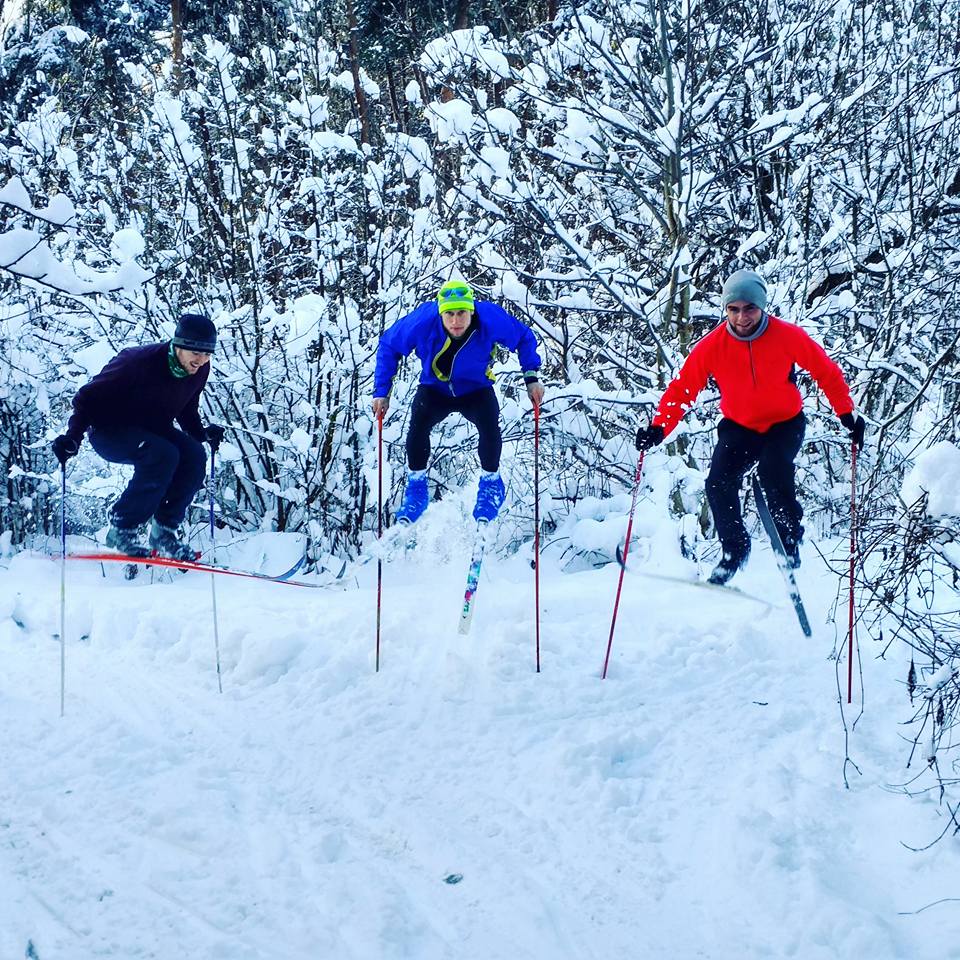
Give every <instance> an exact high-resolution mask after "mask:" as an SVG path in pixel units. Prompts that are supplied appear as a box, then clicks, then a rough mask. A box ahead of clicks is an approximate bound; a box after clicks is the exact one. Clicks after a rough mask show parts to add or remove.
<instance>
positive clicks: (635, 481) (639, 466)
mask: <svg viewBox="0 0 960 960" xmlns="http://www.w3.org/2000/svg"><path fill="white" fill-rule="evenodd" d="M645 453H646V451H645V450H641V451H640V457H639V459H638V460H637V475H636V476H635V477H634V479H633V497H632V498H631V500H630V519H629V520H628V521H627V540H626V543H624V545H623V563H622V564H621V565H620V578H619V579H618V580H617V598H616V600H614V602H613V619H612V620H611V621H610V636H609V637H608V638H607V655H606V656H605V657H604V658H603V673H602V674H601V675H600V679H601V680H606V678H607V666H608V664H609V663H610V648H611V647H612V646H613V631H614V629H615V628H616V626H617V611H618V610H619V609H620V591H621V590H623V575H624V574H625V573H626V572H627V554H628V553H629V551H630V535H631V533H632V532H633V514H634V511H635V510H636V509H637V493H639V491H640V474H641V473H643V455H644V454H645Z"/></svg>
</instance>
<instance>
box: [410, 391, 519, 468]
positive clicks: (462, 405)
mask: <svg viewBox="0 0 960 960" xmlns="http://www.w3.org/2000/svg"><path fill="white" fill-rule="evenodd" d="M451 413H459V414H460V415H461V416H463V417H464V419H466V420H469V421H470V423H472V424H473V425H474V426H475V427H476V428H477V433H478V434H479V440H478V442H477V452H478V453H479V455H480V466H481V467H482V468H483V469H484V470H486V471H487V472H489V473H494V472H495V471H497V470H499V469H500V451H501V450H502V449H503V438H502V436H501V435H500V404H499V403H497V395H496V393H495V392H494V390H493V387H484V388H483V389H481V390H474V391H472V392H471V393H465V394H463V396H461V397H453V396H451V395H450V394H448V393H445V392H444V391H442V390H438V389H436V388H435V387H429V386H426V385H425V384H420V386H419V387H418V388H417V393H416V396H415V397H414V398H413V407H412V408H411V411H410V429H409V430H408V431H407V465H408V466H409V467H410V469H411V470H426V469H427V462H428V461H429V459H430V431H431V430H432V429H433V428H434V427H435V426H436V425H437V424H438V423H440V422H441V421H442V420H446V419H447V417H449V416H450V414H451Z"/></svg>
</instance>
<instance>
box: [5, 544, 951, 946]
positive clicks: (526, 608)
mask: <svg viewBox="0 0 960 960" xmlns="http://www.w3.org/2000/svg"><path fill="white" fill-rule="evenodd" d="M468 553H469V548H468V544H467V543H466V542H458V543H456V544H455V545H454V546H451V547H449V549H448V550H447V551H446V552H445V553H444V554H443V555H440V556H437V554H436V553H435V552H434V550H433V548H432V546H431V544H429V543H428V544H424V545H423V546H422V549H420V550H418V552H417V553H416V554H415V555H414V556H413V557H411V558H408V559H405V560H400V561H397V562H395V563H392V564H390V565H389V566H387V567H385V571H386V572H385V588H384V617H383V640H382V660H381V670H380V672H379V673H375V672H374V670H373V653H374V623H375V621H374V600H375V589H374V578H375V573H376V570H375V566H374V565H370V566H368V567H365V568H363V569H362V570H361V571H360V574H359V577H358V579H357V580H355V581H350V582H348V583H346V584H345V585H343V586H342V587H341V588H338V589H329V590H327V589H325V590H300V589H297V588H292V587H282V586H275V585H270V584H259V583H252V584H251V583H249V582H245V581H235V580H231V579H230V578H225V577H222V578H219V579H218V581H217V596H218V601H219V611H220V637H221V648H222V661H223V685H224V692H223V694H222V695H219V694H218V693H217V685H216V674H215V669H214V660H213V636H212V626H211V615H210V580H209V578H208V577H207V576H205V575H200V574H188V575H185V576H180V575H174V577H173V578H171V576H170V575H165V576H164V578H162V580H161V581H158V582H155V583H153V584H151V583H148V582H146V580H145V578H143V577H141V578H139V579H138V580H135V581H133V582H130V583H127V582H125V581H123V580H122V579H121V578H120V575H119V571H118V570H113V571H108V572H107V576H106V577H104V576H102V574H101V570H100V568H99V567H98V566H96V565H94V564H83V563H79V562H78V563H74V564H71V565H70V566H69V570H68V585H67V597H68V617H69V626H68V631H67V638H68V642H67V701H66V716H65V718H64V719H60V718H59V716H58V713H59V645H58V643H56V642H55V640H54V639H53V637H54V634H56V633H57V632H58V629H59V564H58V563H56V562H51V561H50V560H48V559H44V558H41V557H36V556H29V555H19V556H16V557H14V558H13V559H12V561H11V562H10V564H9V569H7V570H6V571H5V572H0V616H2V620H0V657H2V663H3V669H2V672H0V743H2V745H3V746H2V770H3V777H2V779H0V889H2V891H3V896H2V897H0V958H2V960H13V958H19V957H24V956H26V957H30V958H38V960H54V958H57V960H59V958H68V960H86V958H94V957H109V958H123V960H132V958H140V957H151V958H162V960H171V958H179V957H188V956H189V957H195V958H204V960H206V958H229V960H308V958H309V960H314V958H337V960H347V958H358V960H369V958H399V957H410V958H424V960H427V958H458V960H469V958H475V960H498V958H503V960H522V958H545V960H546V958H550V960H559V958H571V960H588V958H603V960H608V958H627V957H649V958H680V960H685V958H714V960H726V958H731V960H733V958H737V960H743V958H761V957H770V958H780V957H797V958H801V960H816V958H839V957H843V958H853V957H869V958H871V960H887V958H911V960H926V958H929V960H943V958H950V957H960V909H958V903H957V902H955V901H953V902H942V903H938V904H936V905H933V906H929V907H928V905H931V904H933V903H934V902H935V901H941V900H945V899H946V898H956V897H960V857H958V852H957V848H956V843H955V841H953V840H950V839H947V840H944V841H942V842H941V843H938V844H936V845H934V846H933V847H931V848H930V849H929V850H927V851H925V852H923V853H915V852H911V851H910V850H908V849H907V848H906V847H905V846H904V844H911V845H915V846H922V845H924V844H926V843H928V842H929V841H930V840H931V839H932V838H933V837H935V836H936V835H937V834H938V833H939V831H940V830H941V829H942V828H943V825H944V821H943V820H942V818H941V817H940V814H939V812H938V810H937V807H936V805H935V799H934V798H931V799H930V800H929V801H923V800H918V799H911V798H908V797H905V796H903V795H902V793H899V792H897V790H896V789H891V787H892V785H894V784H896V783H899V782H902V781H903V780H904V779H906V774H907V771H905V770H904V761H905V756H906V750H905V746H904V743H903V742H902V740H901V739H900V738H899V736H898V731H897V726H896V724H897V722H898V721H899V720H903V719H906V718H907V717H908V716H909V705H908V703H907V699H906V695H905V692H904V690H903V684H902V680H903V678H904V676H905V674H906V667H905V662H904V659H903V651H891V652H890V653H889V654H888V658H887V659H885V660H882V659H876V658H875V653H876V652H877V651H875V650H872V649H865V651H864V667H863V669H864V676H865V687H866V691H867V697H866V712H865V715H864V717H863V718H862V719H861V720H860V722H859V724H858V725H857V727H856V729H855V730H854V732H853V735H852V737H851V756H852V758H853V759H854V760H855V761H856V763H857V764H858V765H859V768H860V771H861V774H857V773H856V772H855V771H854V770H852V769H848V773H849V778H850V789H846V788H845V786H844V780H843V772H844V763H843V761H844V733H843V727H842V724H841V718H840V711H839V707H838V693H837V678H836V671H837V664H836V663H835V661H834V660H832V659H831V652H832V651H833V648H834V644H835V641H836V630H835V628H834V626H833V625H832V624H829V623H827V622H826V620H827V618H828V615H829V610H830V604H831V602H832V600H833V598H834V595H835V591H836V584H835V581H834V580H832V579H831V578H829V577H828V576H827V575H826V571H825V568H824V566H823V564H822V561H820V560H819V558H818V556H817V554H816V551H815V550H814V549H813V548H812V546H810V547H808V549H807V552H806V553H805V555H804V568H803V569H802V570H801V571H800V576H799V580H800V583H801V587H802V589H804V591H805V594H806V597H807V600H808V607H809V612H810V619H811V621H812V623H813V625H814V636H813V638H812V639H811V640H809V641H807V640H805V639H804V638H803V636H802V635H801V634H800V631H799V628H798V627H797V624H796V621H795V618H794V614H793V611H792V609H791V608H789V606H788V605H786V604H785V603H783V602H781V596H782V592H783V590H782V584H781V583H780V582H779V577H778V574H777V572H776V569H775V567H774V565H773V562H772V560H771V558H770V554H769V552H768V551H766V550H765V549H764V548H763V547H762V546H757V547H756V548H755V551H754V555H753V557H752V559H751V561H750V564H749V566H748V568H747V570H746V571H745V572H744V573H743V574H742V575H741V576H740V577H739V579H738V582H739V583H740V584H741V585H742V586H743V588H744V589H747V590H750V591H751V592H753V593H760V594H763V595H767V596H769V597H771V598H772V599H774V601H775V602H776V604H777V605H776V606H774V607H773V608H768V607H765V606H763V605H761V604H757V603H755V602H753V601H751V600H748V599H744V598H740V597H736V596H727V595H724V594H721V593H717V592H715V591H709V590H706V589H699V588H696V587H691V586H686V585H681V584H672V583H667V582H663V581H658V580H653V579H650V578H647V577H643V576H642V575H640V574H639V573H638V572H637V571H635V570H634V571H631V572H630V573H629V574H628V576H627V582H626V588H625V593H624V596H623V600H622V603H621V610H620V621H619V625H618V629H617V634H616V637H615V640H614V646H613V656H612V660H611V667H610V673H609V676H608V678H607V679H606V680H601V679H600V670H601V667H602V663H603V653H604V649H605V646H606V642H607V634H608V631H609V625H610V612H611V609H612V604H613V597H614V592H615V588H616V578H617V570H616V568H615V567H613V566H610V567H606V568H603V569H600V570H586V571H583V572H580V573H566V574H564V573H560V572H559V570H558V569H557V567H556V563H555V561H551V560H550V554H549V552H548V555H547V559H546V560H545V563H544V569H543V582H542V590H543V603H542V617H543V620H542V623H543V626H542V666H543V669H542V672H541V673H540V674H539V675H538V674H537V673H536V672H535V671H534V642H533V614H534V610H533V602H532V574H531V571H530V568H529V566H528V564H527V563H526V561H525V559H524V558H523V557H521V556H515V557H513V558H511V559H509V560H502V559H497V558H496V557H491V558H489V560H488V562H487V564H486V566H485V569H484V576H483V578H482V580H481V585H480V590H479V593H478V600H477V603H478V607H477V613H476V618H475V621H474V626H473V632H472V634H471V635H470V636H469V638H466V639H465V638H462V637H460V636H458V635H457V632H456V625H457V620H458V613H459V603H460V598H461V597H462V592H463V584H464V577H465V573H466V566H467V559H468ZM637 562H638V563H640V564H641V565H643V564H644V563H647V564H649V563H650V562H649V561H645V560H644V559H643V554H642V552H641V551H638V554H637ZM647 568H648V569H651V570H652V569H653V567H652V565H650V566H648V567H647ZM658 569H659V568H658ZM679 570H680V567H676V568H671V569H668V570H666V571H664V570H661V571H660V572H679ZM841 629H842V628H841ZM451 875H453V876H454V877H455V876H456V875H462V880H460V882H457V883H450V882H445V878H450V877H451ZM924 907H928V909H925V910H922V912H917V911H921V908H924Z"/></svg>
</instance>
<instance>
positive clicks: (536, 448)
mask: <svg viewBox="0 0 960 960" xmlns="http://www.w3.org/2000/svg"><path fill="white" fill-rule="evenodd" d="M533 584H534V586H533V597H534V605H535V607H536V611H535V617H534V620H535V622H536V633H537V673H539V672H540V403H539V402H538V401H537V400H534V401H533Z"/></svg>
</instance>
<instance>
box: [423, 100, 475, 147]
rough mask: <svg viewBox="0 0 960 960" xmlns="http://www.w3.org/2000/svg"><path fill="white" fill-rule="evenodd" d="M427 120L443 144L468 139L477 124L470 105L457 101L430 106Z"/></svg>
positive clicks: (463, 101) (427, 110)
mask: <svg viewBox="0 0 960 960" xmlns="http://www.w3.org/2000/svg"><path fill="white" fill-rule="evenodd" d="M426 118H427V122H428V123H429V124H430V129H431V130H433V132H434V134H435V135H436V137H437V139H438V140H439V141H441V142H446V141H448V140H456V139H460V138H464V137H466V136H467V134H469V133H470V131H471V130H472V129H473V126H474V124H475V123H476V117H475V116H474V114H473V109H472V108H471V106H470V104H469V103H467V102H466V101H465V100H456V99H454V100H448V101H447V102H446V103H431V104H429V105H428V106H427V109H426Z"/></svg>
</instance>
